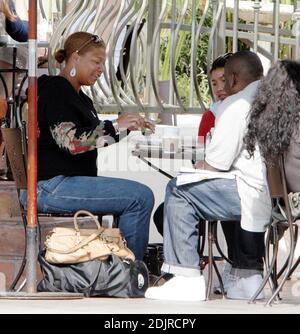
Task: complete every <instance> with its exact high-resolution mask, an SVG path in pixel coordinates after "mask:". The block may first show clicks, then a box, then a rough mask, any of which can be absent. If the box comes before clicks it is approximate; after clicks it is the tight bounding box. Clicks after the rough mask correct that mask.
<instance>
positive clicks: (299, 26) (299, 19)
mask: <svg viewBox="0 0 300 334" xmlns="http://www.w3.org/2000/svg"><path fill="white" fill-rule="evenodd" d="M293 21H295V23H294V29H295V30H294V32H295V33H294V34H295V56H294V59H295V60H299V59H300V49H299V47H300V1H297V3H296V10H295V12H294V13H293Z"/></svg>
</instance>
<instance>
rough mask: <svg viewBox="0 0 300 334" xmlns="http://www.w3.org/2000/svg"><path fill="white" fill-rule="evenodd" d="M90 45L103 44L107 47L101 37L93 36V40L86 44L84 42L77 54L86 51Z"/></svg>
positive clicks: (90, 39)
mask: <svg viewBox="0 0 300 334" xmlns="http://www.w3.org/2000/svg"><path fill="white" fill-rule="evenodd" d="M90 43H95V44H101V43H102V44H103V46H104V45H105V43H104V41H103V39H102V38H101V37H99V36H98V35H92V36H91V38H89V39H88V40H87V41H86V42H84V43H83V44H82V45H80V47H79V48H78V49H77V50H76V51H75V52H76V53H79V52H80V51H81V50H82V49H84V48H85V47H86V46H87V45H89V44H90Z"/></svg>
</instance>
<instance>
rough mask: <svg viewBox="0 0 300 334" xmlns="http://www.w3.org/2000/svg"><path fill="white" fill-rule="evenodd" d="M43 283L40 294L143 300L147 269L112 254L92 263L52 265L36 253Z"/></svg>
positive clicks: (43, 255)
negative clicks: (63, 293) (78, 294)
mask: <svg viewBox="0 0 300 334" xmlns="http://www.w3.org/2000/svg"><path fill="white" fill-rule="evenodd" d="M39 263H40V266H41V270H42V273H43V275H44V278H43V280H42V281H41V282H40V283H39V285H38V287H37V289H38V291H39V292H77V293H83V294H84V295H85V296H86V297H97V296H103V297H121V298H138V297H144V294H145V291H146V289H147V288H148V286H149V274H148V269H147V267H146V265H145V263H144V262H142V261H138V260H136V261H131V260H122V259H120V258H119V257H118V256H116V255H111V256H110V257H109V258H108V259H107V260H106V261H100V260H93V261H88V262H83V263H77V264H72V265H54V264H50V263H49V262H47V261H46V259H45V251H42V252H40V254H39Z"/></svg>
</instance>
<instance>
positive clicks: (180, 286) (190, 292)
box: [145, 275, 205, 301]
mask: <svg viewBox="0 0 300 334" xmlns="http://www.w3.org/2000/svg"><path fill="white" fill-rule="evenodd" d="M145 298H149V299H158V300H177V301H203V300H205V280H204V277H203V276H202V275H201V276H197V277H184V276H174V277H173V278H171V279H170V280H169V281H167V282H166V283H165V284H164V285H162V286H159V287H152V288H148V289H147V290H146V293H145Z"/></svg>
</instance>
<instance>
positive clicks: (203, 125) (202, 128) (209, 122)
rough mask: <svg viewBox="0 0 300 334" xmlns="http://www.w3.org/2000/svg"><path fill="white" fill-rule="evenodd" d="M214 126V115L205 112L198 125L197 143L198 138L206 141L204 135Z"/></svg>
mask: <svg viewBox="0 0 300 334" xmlns="http://www.w3.org/2000/svg"><path fill="white" fill-rule="evenodd" d="M214 126H215V115H214V114H213V113H212V112H211V111H210V110H208V111H206V112H205V113H203V115H202V119H201V122H200V125H199V131H198V137H199V141H200V138H201V137H202V138H204V142H205V140H206V135H207V134H208V132H209V131H210V129H211V128H213V127H214Z"/></svg>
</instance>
